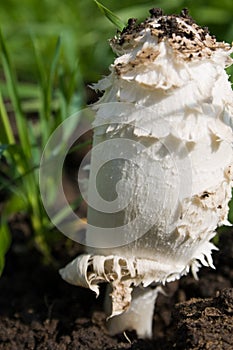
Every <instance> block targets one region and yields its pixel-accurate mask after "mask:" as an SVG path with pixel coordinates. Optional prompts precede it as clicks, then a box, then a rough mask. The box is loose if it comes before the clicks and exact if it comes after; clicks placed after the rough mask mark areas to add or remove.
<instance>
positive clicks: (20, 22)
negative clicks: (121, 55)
mask: <svg viewBox="0 0 233 350" xmlns="http://www.w3.org/2000/svg"><path fill="white" fill-rule="evenodd" d="M100 2H101V3H102V4H103V5H105V6H106V7H107V8H109V9H110V10H112V11H113V12H114V13H115V14H117V15H118V16H119V17H120V18H121V19H122V20H123V21H124V22H127V19H128V18H129V17H136V18H138V19H139V20H142V19H144V18H146V17H147V16H148V10H149V9H150V8H152V7H161V8H163V9H164V11H165V12H166V13H179V11H180V10H181V9H182V8H183V7H187V8H188V9H189V11H190V14H191V15H192V17H193V18H194V19H195V20H196V21H197V22H198V23H199V24H201V25H203V26H208V27H209V29H210V31H211V33H212V34H215V35H216V37H217V38H218V39H219V40H225V41H227V42H232V40H233V21H232V19H233V1H232V0H222V1H219V0H206V1H203V0H195V1H193V0H157V1H145V0H122V1H119V0H101V1H100ZM0 26H1V28H2V32H3V35H4V36H5V38H6V42H7V45H8V48H9V51H10V54H11V57H12V60H13V63H14V65H15V67H16V70H17V74H18V76H19V77H20V79H22V80H24V81H32V82H33V81H36V74H37V70H36V64H35V57H34V53H33V47H32V38H33V40H35V39H36V45H37V47H38V48H39V50H40V52H41V53H42V57H43V58H44V65H46V64H49V62H50V57H51V55H52V52H53V50H54V47H55V43H56V39H57V37H58V36H60V35H61V38H62V55H61V62H60V64H61V66H60V67H62V68H60V69H63V70H64V71H67V72H69V71H70V70H71V69H72V67H74V63H75V62H76V63H77V64H78V67H79V68H78V69H79V73H80V77H81V78H82V80H83V81H84V82H85V83H90V82H95V81H97V80H98V79H99V78H100V77H101V76H102V75H103V74H106V73H107V72H108V66H109V64H110V63H111V61H112V59H113V54H112V52H111V49H110V48H109V45H108V39H109V38H111V37H112V36H114V34H115V32H116V29H115V28H114V26H113V25H112V24H111V23H110V22H109V21H108V20H107V19H106V18H105V17H104V16H103V14H102V13H101V12H100V11H99V9H98V7H97V6H96V4H95V3H94V1H92V0H76V1H75V0H66V1H59V0H21V1H18V0H7V1H1V2H0Z"/></svg>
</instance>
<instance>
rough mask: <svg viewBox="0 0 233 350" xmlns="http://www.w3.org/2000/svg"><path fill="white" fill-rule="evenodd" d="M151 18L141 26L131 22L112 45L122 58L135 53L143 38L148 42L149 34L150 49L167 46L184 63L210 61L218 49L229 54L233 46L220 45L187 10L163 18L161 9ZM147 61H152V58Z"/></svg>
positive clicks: (152, 12) (153, 12) (131, 20)
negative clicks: (152, 46)
mask: <svg viewBox="0 0 233 350" xmlns="http://www.w3.org/2000/svg"><path fill="white" fill-rule="evenodd" d="M150 14H151V17H149V18H146V19H145V21H143V22H142V23H139V24H136V19H135V18H131V19H129V21H128V25H127V27H125V28H124V29H123V31H122V32H121V33H118V35H117V36H116V37H115V38H113V39H112V40H111V42H110V43H111V46H112V47H113V50H114V51H115V52H117V53H118V54H123V53H126V52H130V51H131V50H134V49H135V47H137V46H138V45H140V42H143V40H144V39H143V38H144V37H145V40H147V38H148V34H149V33H150V36H151V40H152V41H151V44H150V45H152V42H154V44H153V45H154V49H155V51H157V48H156V46H157V45H158V44H159V43H160V42H162V41H163V42H167V44H168V45H169V46H170V47H171V49H172V50H173V52H174V54H175V55H176V56H177V57H179V59H183V60H188V61H190V60H198V59H204V58H210V57H211V55H212V54H211V52H214V51H215V50H217V49H222V50H225V51H228V50H230V45H229V44H226V43H224V42H217V40H216V38H215V36H212V35H210V33H209V30H208V28H207V27H201V26H199V25H197V24H196V23H195V21H194V20H193V18H192V17H191V16H189V13H188V10H187V9H185V8H184V9H183V10H182V11H181V13H180V15H163V11H162V10H161V9H160V8H153V9H151V10H150ZM146 57H148V58H149V57H150V60H151V56H149V55H147V56H146Z"/></svg>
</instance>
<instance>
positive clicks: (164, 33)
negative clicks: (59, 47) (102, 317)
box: [61, 9, 233, 337]
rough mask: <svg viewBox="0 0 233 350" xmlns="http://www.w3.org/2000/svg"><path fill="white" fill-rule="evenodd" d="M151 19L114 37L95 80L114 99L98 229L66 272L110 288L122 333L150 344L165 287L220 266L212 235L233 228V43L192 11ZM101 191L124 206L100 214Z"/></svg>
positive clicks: (93, 213)
mask: <svg viewBox="0 0 233 350" xmlns="http://www.w3.org/2000/svg"><path fill="white" fill-rule="evenodd" d="M150 13H151V17H150V18H148V19H146V20H145V21H144V22H143V23H141V24H139V25H137V24H135V21H133V20H130V21H129V24H128V26H127V27H126V28H125V29H124V30H123V31H122V33H120V34H119V35H117V36H116V37H115V38H114V39H113V40H112V41H111V46H112V48H113V50H114V51H115V52H116V54H117V55H118V57H117V58H116V59H115V61H114V63H113V64H112V65H111V67H110V71H111V73H110V75H109V76H107V77H105V78H104V79H103V80H101V81H100V82H99V83H98V84H96V85H95V88H96V89H99V90H105V93H104V95H103V97H102V98H101V99H100V101H99V102H98V103H97V104H96V105H95V106H94V108H95V109H96V119H95V122H94V125H93V126H94V128H95V129H94V130H95V133H94V148H95V147H97V148H98V146H99V145H102V147H101V151H99V152H97V153H94V155H93V157H92V160H91V176H90V181H89V193H88V200H89V209H88V222H89V223H90V225H92V226H90V227H88V229H87V232H86V245H87V247H86V254H83V255H81V256H78V257H77V258H76V259H75V260H74V261H72V262H71V263H70V264H68V265H67V266H66V267H65V268H64V269H62V270H61V275H62V277H63V278H64V279H65V280H66V281H68V282H70V283H72V284H75V285H79V286H83V287H87V288H90V289H91V290H93V291H94V292H96V294H97V295H98V293H99V287H98V284H99V283H102V282H107V283H109V284H110V288H111V291H110V295H111V303H110V304H111V306H110V309H111V311H110V314H111V315H110V319H109V321H108V322H109V325H110V332H111V333H112V334H115V333H118V332H121V331H123V330H125V329H135V330H136V331H137V333H138V335H139V336H140V337H151V336H152V320H153V307H154V302H155V299H156V297H157V294H158V292H159V291H160V287H158V285H159V284H164V283H165V282H170V281H173V280H175V279H179V278H180V277H181V276H182V275H185V274H187V273H188V272H189V271H190V270H191V271H192V273H193V275H194V277H195V278H197V271H198V270H199V268H200V266H201V264H203V265H205V266H211V267H212V268H214V266H213V262H212V258H211V251H212V250H213V249H216V248H215V246H214V245H213V243H211V242H210V240H211V239H212V238H213V237H214V236H215V234H216V231H215V230H216V228H217V227H219V226H221V225H223V224H228V221H227V217H228V211H229V207H228V202H229V200H230V198H231V190H232V180H233V173H232V164H233V152H232V141H233V133H232V125H233V92H232V90H231V84H230V82H229V81H228V76H227V74H226V72H225V68H226V67H227V66H229V65H231V63H232V59H231V58H230V54H231V53H232V52H233V50H232V47H231V46H230V45H229V44H227V43H224V42H217V41H216V39H215V37H213V36H211V35H210V34H209V32H208V30H207V29H206V28H201V27H199V26H198V25H197V24H196V23H195V22H194V21H193V20H192V18H191V17H189V16H188V14H187V13H186V11H182V13H181V15H180V16H178V15H168V16H164V15H162V13H161V11H160V10H159V9H152V10H151V11H150ZM119 139H120V140H121V141H122V144H123V146H122V147H121V142H119ZM129 141H131V143H130V142H129ZM122 149H123V150H124V152H125V153H127V155H125V154H124V152H123V153H122ZM122 154H123V155H122ZM111 157H112V159H113V158H115V162H110V161H108V162H107V160H110V159H111ZM104 163H105V167H103V168H102V172H101V176H99V177H98V179H96V173H97V171H98V169H99V164H104ZM116 184H117V185H116ZM95 186H96V187H97V190H98V191H99V193H100V194H101V195H102V197H103V198H104V199H105V200H106V201H109V206H110V203H111V202H114V201H115V197H116V194H117V195H118V197H117V202H114V203H115V208H117V209H118V210H115V211H114V206H113V207H112V208H113V209H112V211H109V212H106V211H105V212H104V210H102V207H101V206H100V207H98V201H97V202H95V196H96V194H95V193H94V192H95V190H94V189H95ZM126 197H127V199H128V198H130V201H128V202H127V201H126ZM94 202H95V203H96V206H97V208H96V209H97V210H96V209H94V208H93V207H92V205H91V204H90V203H94ZM126 202H127V203H126ZM125 203H126V204H127V205H125ZM94 207H95V206H94ZM138 218H139V219H138ZM137 219H138V220H137ZM108 227H109V229H108ZM103 228H104V229H103ZM108 230H109V236H108V235H107V231H108ZM97 241H98V242H97ZM148 286H149V287H148ZM132 299H133V300H132ZM107 304H108V307H107V309H109V303H107Z"/></svg>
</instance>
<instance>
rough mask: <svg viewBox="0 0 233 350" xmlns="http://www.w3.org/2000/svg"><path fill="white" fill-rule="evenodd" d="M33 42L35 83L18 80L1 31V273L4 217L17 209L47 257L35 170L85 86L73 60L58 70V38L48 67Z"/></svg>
mask: <svg viewBox="0 0 233 350" xmlns="http://www.w3.org/2000/svg"><path fill="white" fill-rule="evenodd" d="M36 44H37V41H36V38H34V39H33V45H34V53H35V55H34V59H35V62H36V67H37V74H38V83H37V85H33V84H30V85H28V84H27V83H25V84H24V83H20V82H18V80H17V77H16V74H15V70H14V67H13V65H12V62H11V59H10V55H9V53H8V49H7V46H6V42H5V39H4V38H3V35H2V34H0V52H1V63H2V68H3V73H4V79H5V80H4V81H3V83H2V87H4V88H3V89H2V92H1V93H0V121H1V129H0V140H1V142H0V161H1V173H0V193H1V192H3V191H7V192H8V193H9V192H10V196H9V199H8V201H7V202H6V204H5V205H4V207H3V210H2V213H1V226H0V273H1V271H2V269H3V264H4V255H5V253H6V250H7V248H8V246H9V242H10V234H9V228H8V219H9V217H10V216H11V215H12V214H14V213H17V212H23V213H27V215H28V216H29V217H30V220H31V225H32V228H33V232H34V233H35V235H34V241H35V244H36V245H37V247H38V248H39V249H40V250H41V251H42V252H43V254H44V256H45V259H47V260H49V259H50V258H51V256H50V246H49V241H50V240H51V237H50V236H51V234H50V229H51V224H50V220H49V218H48V217H47V214H46V212H45V210H44V207H43V204H42V202H41V197H40V190H39V180H38V168H39V164H40V159H41V156H42V152H43V150H44V147H45V145H46V142H47V141H48V138H49V136H50V135H51V134H52V132H53V131H54V130H55V129H56V127H57V126H58V125H59V124H61V123H62V122H63V121H64V119H65V118H66V117H67V116H68V115H69V114H71V113H72V110H73V109H75V110H79V109H81V107H82V106H83V103H84V102H83V99H84V98H83V90H84V89H83V85H82V81H81V78H80V76H79V75H78V67H77V63H76V62H74V66H73V70H72V71H68V72H67V71H63V70H62V68H63V67H62V66H61V65H60V62H59V58H60V52H61V39H60V38H58V39H57V42H56V44H55V45H54V48H53V49H52V50H51V53H50V57H46V63H47V62H48V61H49V65H48V68H47V67H46V64H45V60H44V59H43V57H42V55H41V53H40V51H39V50H38V49H37V45H36ZM22 87H24V91H23V92H24V93H25V97H26V98H25V100H24V98H23V96H22V95H23V94H22V95H20V90H21V89H22ZM3 94H4V96H5V97H7V99H9V101H10V108H8V103H9V101H8V103H7V104H5V103H4V98H3ZM30 116H32V117H30ZM14 122H15V127H16V131H15V130H14V128H15V127H14ZM3 164H4V166H3Z"/></svg>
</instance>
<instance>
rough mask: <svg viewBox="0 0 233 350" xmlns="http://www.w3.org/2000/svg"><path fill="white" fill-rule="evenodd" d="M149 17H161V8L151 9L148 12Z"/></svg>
mask: <svg viewBox="0 0 233 350" xmlns="http://www.w3.org/2000/svg"><path fill="white" fill-rule="evenodd" d="M149 12H150V14H151V17H160V16H162V15H163V10H162V9H161V8H153V9H150V10H149Z"/></svg>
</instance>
